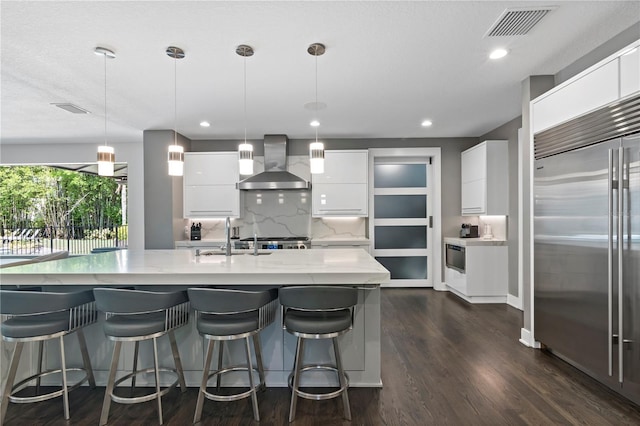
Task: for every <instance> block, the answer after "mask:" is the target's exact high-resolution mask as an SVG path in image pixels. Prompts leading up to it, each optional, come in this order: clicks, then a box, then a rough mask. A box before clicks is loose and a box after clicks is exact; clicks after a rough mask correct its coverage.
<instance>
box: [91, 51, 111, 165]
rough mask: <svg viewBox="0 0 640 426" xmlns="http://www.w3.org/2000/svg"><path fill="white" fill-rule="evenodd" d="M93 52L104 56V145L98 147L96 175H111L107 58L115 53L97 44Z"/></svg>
mask: <svg viewBox="0 0 640 426" xmlns="http://www.w3.org/2000/svg"><path fill="white" fill-rule="evenodd" d="M93 53H95V54H96V55H98V56H103V57H104V145H100V146H99V147H98V175H100V176H113V168H114V164H115V162H116V155H115V151H114V149H113V147H112V146H108V145H107V58H109V59H113V58H115V57H116V54H115V53H114V52H113V51H112V50H109V49H107V48H106V47H99V46H98V47H96V48H95V49H94V51H93Z"/></svg>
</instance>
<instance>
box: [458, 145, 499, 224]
mask: <svg viewBox="0 0 640 426" xmlns="http://www.w3.org/2000/svg"><path fill="white" fill-rule="evenodd" d="M507 143H508V142H507V141H504V140H491V141H484V142H482V143H480V144H478V145H476V146H474V147H472V148H469V149H468V150H466V151H464V152H463V153H462V155H461V170H462V176H461V177H462V215H463V216H470V215H471V216H477V215H507V214H508V213H509V195H508V194H509V165H508V160H509V158H508V157H509V154H508V152H509V151H508V149H509V148H508V145H507Z"/></svg>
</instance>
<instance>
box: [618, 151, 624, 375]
mask: <svg viewBox="0 0 640 426" xmlns="http://www.w3.org/2000/svg"><path fill="white" fill-rule="evenodd" d="M623 187H624V148H622V147H620V149H619V150H618V240H617V248H618V336H619V337H618V342H620V344H619V345H618V382H620V383H622V381H623V374H622V373H623V371H624V365H623V362H624V361H623V360H624V351H623V350H622V349H623V347H622V346H623V345H622V342H624V340H625V339H624V329H623V325H624V322H623V318H624V316H623V314H624V293H623V285H622V284H623V277H624V273H623V272H624V271H623V269H622V268H623V255H622V254H623V253H622V249H623V240H624V234H623V232H624V191H623Z"/></svg>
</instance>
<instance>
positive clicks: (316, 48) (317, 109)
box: [314, 46, 320, 143]
mask: <svg viewBox="0 0 640 426" xmlns="http://www.w3.org/2000/svg"><path fill="white" fill-rule="evenodd" d="M314 56H315V57H316V116H317V115H318V111H320V108H318V46H316V47H315V55H314ZM318 118H319V117H318ZM318 127H320V126H319V125H318V126H316V143H317V142H318Z"/></svg>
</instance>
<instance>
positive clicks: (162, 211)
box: [142, 130, 190, 249]
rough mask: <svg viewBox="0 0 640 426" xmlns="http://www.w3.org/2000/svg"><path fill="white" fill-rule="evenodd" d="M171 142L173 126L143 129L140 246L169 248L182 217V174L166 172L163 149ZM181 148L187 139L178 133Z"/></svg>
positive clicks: (180, 227) (185, 147)
mask: <svg viewBox="0 0 640 426" xmlns="http://www.w3.org/2000/svg"><path fill="white" fill-rule="evenodd" d="M173 143H174V133H173V130H145V131H144V133H143V135H142V145H143V151H144V211H145V219H144V248H145V249H173V248H174V241H175V240H176V239H178V238H177V236H178V234H177V233H179V232H180V230H181V229H182V226H181V222H182V221H181V219H182V178H181V177H172V176H169V174H168V173H167V169H168V165H167V150H168V148H169V145H172V144H173ZM178 144H179V145H182V146H183V148H184V149H185V151H188V150H189V148H190V141H189V139H187V138H185V137H183V136H182V135H180V134H178Z"/></svg>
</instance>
